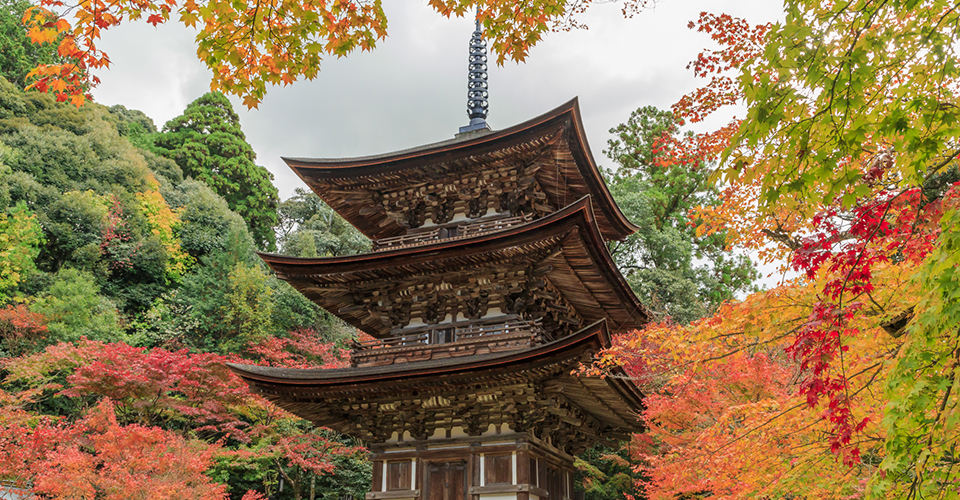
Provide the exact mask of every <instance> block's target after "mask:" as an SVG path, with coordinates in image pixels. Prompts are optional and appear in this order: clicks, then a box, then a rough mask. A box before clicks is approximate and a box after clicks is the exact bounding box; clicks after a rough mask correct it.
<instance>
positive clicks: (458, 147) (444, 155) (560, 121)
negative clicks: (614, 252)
mask: <svg viewBox="0 0 960 500" xmlns="http://www.w3.org/2000/svg"><path fill="white" fill-rule="evenodd" d="M566 123H569V124H570V125H571V126H570V127H568V128H567V139H568V142H569V144H570V147H571V150H572V152H573V154H574V156H575V157H576V159H577V166H578V169H579V171H580V175H581V176H582V177H583V179H584V181H585V182H586V183H587V185H588V186H589V189H590V192H591V193H593V194H594V195H595V199H594V201H595V203H596V205H597V208H599V209H600V211H601V212H602V213H603V216H604V219H606V221H607V222H608V224H607V225H605V226H606V227H608V229H607V230H606V231H605V233H607V234H605V235H606V236H607V237H608V238H609V239H615V240H622V239H623V238H626V237H627V236H629V235H630V234H633V233H634V232H635V231H637V230H638V229H639V227H638V226H636V225H634V224H633V223H632V222H630V221H629V220H628V219H627V218H626V216H625V215H623V212H621V211H620V208H619V207H618V206H617V204H616V202H615V201H614V199H613V196H612V195H611V194H610V190H609V189H607V186H606V184H605V183H604V181H603V178H602V176H601V175H600V170H599V169H598V168H597V165H596V162H595V161H594V158H593V154H592V153H591V152H590V146H589V144H588V143H587V136H586V133H585V132H584V129H583V120H582V118H581V116H580V106H579V101H578V98H573V99H571V100H570V101H568V102H566V103H564V104H562V105H560V106H558V107H557V108H555V109H553V110H551V111H548V112H547V113H544V114H542V115H540V116H538V117H536V118H533V119H531V120H528V121H526V122H523V123H520V124H518V125H514V126H513V127H510V128H507V129H504V130H501V131H497V132H493V133H490V134H486V135H482V136H479V137H475V138H471V139H467V140H462V141H456V140H455V141H445V142H440V143H437V144H434V145H427V146H424V147H421V148H414V149H408V150H404V151H399V152H395V153H386V154H382V155H375V156H365V157H359V158H342V159H324V158H298V157H283V161H284V162H286V163H287V165H289V166H290V168H291V169H292V170H293V171H294V172H295V173H296V174H297V175H298V176H299V177H300V178H301V179H302V180H303V181H304V182H305V183H306V184H307V185H309V186H311V188H312V187H313V186H314V185H315V184H316V183H317V181H320V180H326V179H342V178H368V179H374V178H377V177H378V176H382V175H389V174H392V173H398V172H402V171H404V170H407V169H413V168H417V167H420V166H423V165H430V164H439V163H444V162H450V161H455V160H458V159H462V158H467V157H473V156H480V155H484V154H488V153H492V152H495V151H500V150H505V149H508V148H512V147H515V146H517V145H519V144H522V143H524V142H526V141H528V140H530V138H531V137H537V136H541V135H548V134H550V133H552V132H554V131H556V130H557V129H558V128H560V127H563V125H564V124H566ZM317 194H318V195H320V196H321V197H323V193H320V192H318V193H317ZM358 228H359V226H358ZM359 229H361V231H363V232H364V234H366V235H367V236H368V237H370V238H372V239H377V238H378V237H381V236H380V235H378V234H372V233H370V231H369V230H367V231H364V230H363V228H359Z"/></svg>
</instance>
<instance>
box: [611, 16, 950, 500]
mask: <svg viewBox="0 0 960 500" xmlns="http://www.w3.org/2000/svg"><path fill="white" fill-rule="evenodd" d="M785 10H786V17H785V20H784V22H782V23H779V24H774V25H761V26H751V25H750V24H749V23H747V22H746V21H744V20H742V19H735V18H732V17H730V16H726V15H712V14H706V13H705V14H703V15H702V16H701V18H700V19H699V21H697V22H696V23H691V27H695V28H697V29H698V30H700V31H703V32H705V33H708V34H709V35H710V36H711V37H712V38H713V39H714V41H716V42H717V43H718V44H720V46H721V47H720V49H719V50H708V51H705V52H704V53H702V54H701V55H700V56H699V57H698V59H697V60H696V61H695V62H694V63H693V64H692V66H693V69H694V72H695V73H696V74H697V75H699V76H703V77H707V78H709V79H710V82H709V83H708V84H706V85H705V86H704V87H701V88H699V89H697V90H696V91H694V92H692V93H690V94H688V95H687V96H685V97H684V98H683V99H682V100H681V101H680V102H678V103H677V105H676V106H675V107H674V112H675V113H676V114H677V115H678V116H680V117H682V118H684V119H687V120H691V121H699V120H702V119H703V118H704V117H705V116H707V115H709V114H710V113H712V112H714V111H715V110H716V109H718V108H720V107H722V106H724V105H727V104H735V103H738V102H744V103H745V104H746V106H747V115H746V118H745V119H744V120H743V121H742V122H739V121H738V122H734V123H732V124H731V125H730V126H728V127H726V128H724V129H722V130H719V131H716V132H713V133H709V134H703V135H701V136H698V137H696V138H695V141H693V145H694V147H695V149H696V150H697V151H700V152H701V153H703V155H704V156H705V157H720V159H721V163H720V164H719V168H718V169H717V173H716V174H715V175H716V176H717V178H719V179H720V180H721V182H723V186H724V187H723V189H722V190H721V202H722V203H720V204H719V205H716V206H705V207H698V212H699V213H698V214H697V218H698V219H699V220H700V221H702V222H703V224H702V225H701V226H700V227H699V228H698V234H701V235H702V234H711V231H717V230H719V229H721V228H722V229H723V230H724V231H726V234H727V238H728V242H730V243H734V244H739V245H743V246H750V247H752V248H756V249H758V250H760V253H761V255H762V257H763V258H764V259H766V260H767V261H771V262H772V261H777V260H779V261H780V262H781V263H782V264H783V265H784V267H785V268H792V269H794V270H796V271H798V272H799V273H800V277H799V278H798V279H797V280H796V281H795V282H791V283H787V284H785V285H784V286H782V287H779V288H777V289H774V290H771V291H768V292H764V293H762V294H756V295H753V296H750V297H748V298H747V299H746V300H745V301H743V302H742V303H733V304H728V305H726V306H724V307H722V308H721V309H720V310H719V311H718V312H717V314H715V315H714V316H712V317H710V318H706V319H704V320H702V321H700V322H697V323H695V324H693V325H691V326H690V327H689V328H681V327H677V326H675V325H654V326H652V327H650V328H648V329H646V330H645V331H643V332H639V333H637V334H636V335H635V336H634V337H633V339H632V340H626V341H625V344H623V345H622V346H621V349H624V351H622V352H618V351H613V352H611V353H609V354H610V356H609V357H608V359H616V358H618V357H620V358H621V359H623V360H626V366H628V367H633V369H634V370H635V372H634V373H635V375H636V376H638V377H639V378H640V379H641V380H647V381H651V383H653V384H655V386H654V387H651V388H649V389H648V393H656V394H655V395H652V396H651V397H650V398H648V408H647V410H646V412H645V420H646V421H647V423H648V425H650V427H651V435H650V439H649V441H648V443H647V444H648V445H649V448H648V449H649V450H650V452H649V453H648V460H649V469H648V472H649V475H650V477H651V483H650V490H648V491H650V492H651V496H653V497H656V498H676V497H677V496H683V495H687V496H690V495H696V496H698V497H707V498H709V497H715V496H723V497H725V498H732V497H736V498H746V497H749V498H756V497H765V498H769V497H798V496H802V497H808V498H813V497H840V496H865V495H872V496H876V497H881V496H882V497H884V498H889V497H905V498H926V497H934V496H940V497H946V496H951V495H952V494H953V493H954V491H953V488H954V484H955V481H956V472H955V470H954V469H955V465H956V455H955V449H954V448H955V438H956V432H955V427H956V422H957V415H958V413H957V407H958V402H960V399H958V396H957V391H956V390H955V387H954V386H955V384H956V380H957V377H958V374H960V371H958V370H960V366H958V365H957V363H956V354H957V347H956V346H957V345H958V344H960V340H958V336H960V308H958V307H957V304H958V297H960V292H958V290H960V281H958V280H957V279H956V277H957V274H956V269H957V268H958V267H960V262H958V260H960V254H958V253H957V251H956V248H958V247H957V244H958V243H960V237H958V227H960V226H958V222H960V215H958V214H960V184H958V180H960V176H958V175H957V169H956V166H955V163H954V160H955V158H956V156H957V149H956V144H957V143H958V141H957V134H958V133H960V129H958V128H957V127H956V123H957V120H956V118H957V117H956V113H957V111H956V109H954V106H953V104H952V101H953V100H954V98H955V96H956V93H957V90H958V89H957V81H956V76H957V71H958V70H957V69H956V68H958V67H960V66H958V64H957V63H958V61H957V56H956V46H957V43H956V42H957V40H956V37H957V36H958V35H957V33H956V32H955V30H953V29H951V28H946V27H947V26H952V25H953V24H954V23H956V22H957V21H958V20H960V14H958V13H957V12H955V9H954V6H953V5H948V4H946V3H941V2H927V3H923V4H920V3H917V2H908V3H902V2H895V3H892V4H890V3H874V2H853V3H819V2H812V1H792V2H788V3H787V4H786V6H785ZM638 369H640V370H642V371H643V372H642V373H638V372H637V370H638ZM748 374H752V375H750V376H745V375H748Z"/></svg>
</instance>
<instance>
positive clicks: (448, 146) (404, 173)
mask: <svg viewBox="0 0 960 500" xmlns="http://www.w3.org/2000/svg"><path fill="white" fill-rule="evenodd" d="M283 160H284V161H285V162H286V163H287V165H289V166H290V168H292V169H293V171H294V172H296V173H297V175H299V176H300V178H301V179H303V181H304V182H305V183H306V184H307V185H308V186H310V188H311V189H312V190H313V191H314V192H316V193H317V195H318V196H320V198H321V199H323V200H324V201H325V202H326V203H327V204H328V205H330V206H331V207H332V208H333V209H334V210H336V211H337V213H339V214H340V215H341V216H342V217H343V218H345V219H346V220H347V221H349V222H350V223H351V224H353V225H354V226H356V227H357V229H359V230H360V231H361V232H362V233H364V234H365V235H367V236H368V237H370V238H371V239H380V238H385V237H391V236H397V235H400V234H404V233H405V232H406V231H407V228H406V227H405V226H403V224H402V223H400V222H399V221H397V220H396V219H394V218H391V217H389V216H388V214H387V213H386V212H384V211H378V210H375V209H374V207H377V206H378V203H377V196H378V194H377V191H378V190H396V189H401V188H404V187H411V186H421V185H422V186H426V185H427V184H430V183H431V182H433V181H442V180H444V179H454V178H456V179H460V178H463V177H465V176H466V175H467V174H468V173H471V172H476V171H478V170H479V169H481V168H484V167H489V166H504V165H511V164H512V165H519V166H520V167H524V168H526V169H528V170H529V171H530V172H532V173H531V174H530V175H532V176H534V177H535V179H536V181H537V183H539V185H540V187H541V189H542V190H543V192H544V193H545V194H546V196H547V201H548V202H549V203H550V204H551V205H552V206H554V207H557V208H559V207H563V206H566V205H567V204H568V203H570V202H571V201H572V200H576V199H579V198H581V197H583V196H586V195H590V197H591V203H592V204H593V209H594V212H595V213H596V219H597V225H598V227H599V228H600V233H601V234H602V235H603V237H604V239H607V240H609V239H615V240H621V239H623V238H625V237H626V236H628V235H630V234H631V233H633V232H634V231H636V230H637V229H638V227H637V226H635V225H634V224H633V223H631V222H630V221H629V220H627V218H626V217H625V216H624V215H623V213H622V212H621V211H620V209H619V208H618V207H617V205H616V203H615V202H614V200H613V197H612V196H611V195H610V191H609V190H608V189H607V187H606V185H605V184H604V181H603V179H602V177H601V175H600V171H599V170H598V168H597V165H596V163H595V161H594V159H593V155H592V153H591V152H590V146H589V145H588V144H587V138H586V134H585V133H584V130H583V120H582V119H581V117H580V108H579V105H578V100H577V99H576V98H574V99H572V100H570V101H569V102H567V103H565V104H563V105H561V106H559V107H557V108H556V109H554V110H552V111H549V112H547V113H544V114H543V115H540V116H538V117H536V118H533V119H531V120H528V121H526V122H523V123H521V124H519V125H515V126H513V127H510V128H507V129H505V130H500V131H496V132H492V133H489V134H485V135H479V136H476V135H471V136H466V137H464V138H462V139H452V140H448V141H443V142H438V143H434V144H429V145H426V146H421V147H417V148H412V149H406V150H402V151H397V152H393V153H386V154H380V155H373V156H362V157H356V158H340V159H325V158H287V157H285V158H283ZM537 160H540V164H541V165H542V166H538V165H537V163H538V161H537ZM361 211H362V212H363V213H362V214H361Z"/></svg>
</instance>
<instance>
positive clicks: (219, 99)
mask: <svg viewBox="0 0 960 500" xmlns="http://www.w3.org/2000/svg"><path fill="white" fill-rule="evenodd" d="M155 144H156V146H155V150H156V152H158V153H159V154H161V155H163V156H166V157H168V158H170V159H172V160H174V161H176V162H177V165H179V166H180V168H181V169H182V170H183V175H184V176H191V177H193V178H194V179H196V180H199V181H202V182H204V183H206V184H207V185H208V186H210V187H211V188H212V189H213V190H214V191H215V192H216V193H217V194H219V195H220V196H222V197H223V198H224V199H225V200H227V204H228V205H229V207H230V209H231V210H233V211H234V212H237V213H238V214H240V216H241V217H243V219H244V220H245V221H246V222H247V226H249V228H250V232H251V233H252V235H253V237H254V239H255V240H256V243H257V245H258V246H259V247H261V248H266V249H270V250H273V249H274V248H275V247H276V237H275V236H274V233H273V226H275V225H276V223H277V203H278V201H279V199H278V196H277V188H276V187H274V186H273V184H272V182H271V181H272V180H273V175H272V174H270V172H268V171H267V169H266V168H264V167H262V166H260V165H257V164H256V163H254V160H255V159H256V154H254V152H253V148H251V147H250V144H248V143H247V141H246V137H245V136H244V135H243V132H242V131H241V130H240V117H238V116H237V114H236V112H234V110H233V106H232V105H231V104H230V101H229V100H227V98H226V97H224V95H223V94H220V93H216V92H211V93H207V94H205V95H204V96H202V97H200V98H199V99H197V100H196V101H193V102H192V103H190V105H189V106H187V109H186V110H185V111H184V112H183V114H182V115H180V116H178V117H176V118H174V119H172V120H170V121H169V122H167V124H166V125H164V127H163V132H162V133H160V134H159V135H157V136H156V141H155Z"/></svg>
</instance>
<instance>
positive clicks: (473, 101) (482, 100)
mask: <svg viewBox="0 0 960 500" xmlns="http://www.w3.org/2000/svg"><path fill="white" fill-rule="evenodd" d="M487 89H488V87H487V42H486V41H485V40H484V39H483V36H482V32H481V31H480V18H479V17H477V29H476V30H475V31H474V32H473V37H471V38H470V73H469V82H468V84H467V116H469V117H470V123H469V124H468V125H466V126H465V127H460V133H461V134H463V133H466V132H473V131H475V130H490V127H489V126H488V125H487V106H488V104H487V97H489V95H490V94H489V92H488V90H487ZM458 135H459V134H458Z"/></svg>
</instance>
